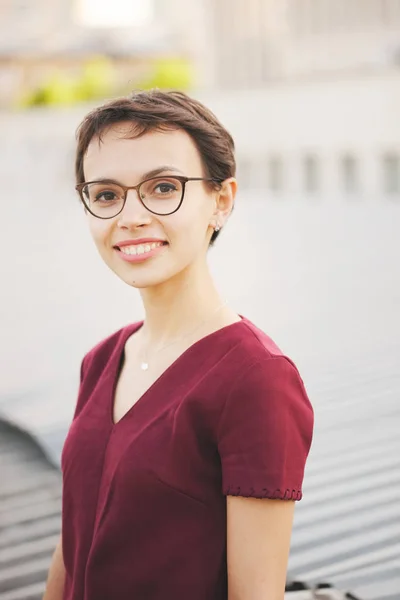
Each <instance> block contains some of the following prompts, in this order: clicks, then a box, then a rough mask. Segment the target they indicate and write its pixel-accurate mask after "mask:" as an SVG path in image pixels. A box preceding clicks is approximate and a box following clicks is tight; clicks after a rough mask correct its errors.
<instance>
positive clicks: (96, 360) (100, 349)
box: [81, 321, 142, 380]
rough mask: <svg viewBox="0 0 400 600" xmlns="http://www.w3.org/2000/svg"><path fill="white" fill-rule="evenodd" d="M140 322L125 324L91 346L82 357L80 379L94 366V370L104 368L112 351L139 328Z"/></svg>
mask: <svg viewBox="0 0 400 600" xmlns="http://www.w3.org/2000/svg"><path fill="white" fill-rule="evenodd" d="M141 324H142V322H141V321H138V322H136V323H131V324H129V325H126V326H125V327H121V328H120V329H118V330H117V331H115V332H114V333H112V334H111V335H109V336H107V337H106V338H103V339H102V340H100V342H98V343H97V344H96V345H95V346H93V347H92V348H91V349H90V350H89V351H88V352H87V353H86V354H85V356H84V357H83V360H82V364H81V380H82V379H83V376H84V375H85V374H86V373H87V371H88V370H89V369H91V368H95V370H96V371H98V370H101V369H102V368H104V366H105V365H106V364H107V362H108V361H109V359H110V358H111V356H112V355H113V354H114V352H115V351H116V350H117V349H119V348H121V347H122V345H123V344H124V343H125V341H126V340H127V339H128V337H129V336H130V335H131V334H132V333H134V332H135V331H136V330H137V329H139V327H140V326H141Z"/></svg>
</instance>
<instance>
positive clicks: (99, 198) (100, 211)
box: [75, 175, 223, 219]
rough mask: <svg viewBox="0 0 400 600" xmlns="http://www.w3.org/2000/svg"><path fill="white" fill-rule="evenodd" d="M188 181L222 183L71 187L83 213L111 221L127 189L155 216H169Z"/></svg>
mask: <svg viewBox="0 0 400 600" xmlns="http://www.w3.org/2000/svg"><path fill="white" fill-rule="evenodd" d="M188 181H210V182H214V183H222V181H223V180H222V179H207V178H204V177H183V176H180V175H179V176H178V175H176V176H173V177H171V176H169V175H166V176H161V177H151V178H150V179H145V180H144V181H141V182H140V183H138V184H137V185H132V186H124V185H121V184H120V183H115V182H114V181H111V180H108V181H107V180H106V181H85V182H83V183H79V184H78V185H77V186H75V189H76V190H77V191H78V192H79V195H80V198H81V200H82V202H83V204H84V205H85V207H86V208H87V210H88V211H89V212H90V213H91V214H92V215H93V216H94V217H98V218H99V219H112V218H113V217H116V216H117V215H119V213H120V212H122V211H123V209H124V206H125V203H126V198H127V195H128V190H136V191H137V194H138V197H139V200H140V201H141V203H142V204H143V206H144V207H145V208H146V209H147V210H148V211H149V212H151V213H153V214H155V215H162V216H165V215H172V214H173V213H174V212H176V211H177V210H178V209H179V208H180V207H181V205H182V202H183V198H184V196H185V187H186V183H187V182H188Z"/></svg>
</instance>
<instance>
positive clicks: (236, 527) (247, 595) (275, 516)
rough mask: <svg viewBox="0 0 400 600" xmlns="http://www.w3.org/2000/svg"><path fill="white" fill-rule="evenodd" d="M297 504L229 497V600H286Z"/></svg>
mask: <svg viewBox="0 0 400 600" xmlns="http://www.w3.org/2000/svg"><path fill="white" fill-rule="evenodd" d="M293 515H294V502H293V501H284V500H269V499H259V498H242V497H234V496H228V497H227V555H228V599H229V600H283V598H284V594H285V582H286V570H287V563H288V557H289V548H290V538H291V532H292V524H293Z"/></svg>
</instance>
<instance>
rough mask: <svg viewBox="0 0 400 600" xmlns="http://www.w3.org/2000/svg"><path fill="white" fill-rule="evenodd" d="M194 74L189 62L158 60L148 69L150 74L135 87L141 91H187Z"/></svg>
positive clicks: (178, 59)
mask: <svg viewBox="0 0 400 600" xmlns="http://www.w3.org/2000/svg"><path fill="white" fill-rule="evenodd" d="M193 81H194V74H193V68H192V65H191V64H190V62H189V61H188V60H186V59H184V58H179V57H171V58H158V59H156V60H155V61H154V62H153V63H152V65H151V68H150V74H149V77H148V78H147V79H145V80H144V81H141V82H138V85H137V87H138V88H140V89H143V90H149V89H152V88H159V89H164V90H165V89H175V90H182V91H187V90H188V89H190V88H191V87H192V85H193Z"/></svg>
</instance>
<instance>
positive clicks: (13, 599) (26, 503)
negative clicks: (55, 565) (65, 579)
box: [0, 423, 61, 600]
mask: <svg viewBox="0 0 400 600" xmlns="http://www.w3.org/2000/svg"><path fill="white" fill-rule="evenodd" d="M0 472H1V487H0V599H1V600H39V599H40V598H42V597H43V592H44V587H45V581H46V577H47V572H48V568H49V563H50V559H51V555H52V553H53V552H54V548H55V545H56V543H57V539H58V536H59V531H60V525H61V517H60V515H61V495H60V494H61V477H60V473H59V471H58V469H56V468H55V467H53V466H52V465H51V464H50V463H49V461H48V460H47V459H46V457H45V456H44V454H43V452H42V450H41V449H40V447H39V446H38V445H37V444H35V443H34V442H33V441H32V440H31V439H30V438H29V437H28V436H27V435H25V434H23V433H22V432H21V431H17V430H15V429H13V428H11V427H9V426H8V425H6V424H4V423H0Z"/></svg>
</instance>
